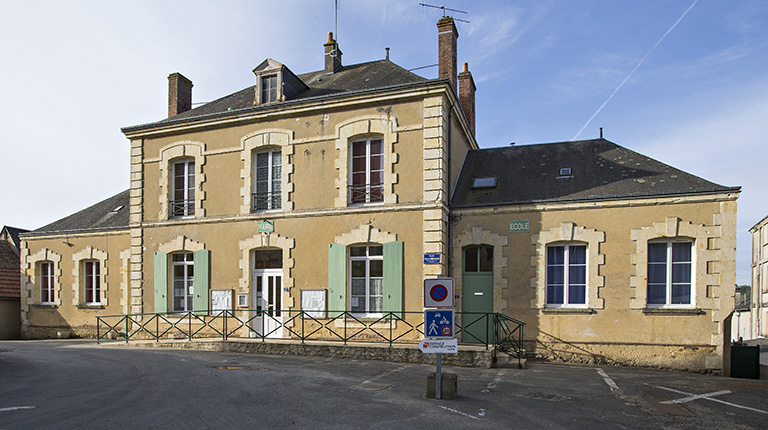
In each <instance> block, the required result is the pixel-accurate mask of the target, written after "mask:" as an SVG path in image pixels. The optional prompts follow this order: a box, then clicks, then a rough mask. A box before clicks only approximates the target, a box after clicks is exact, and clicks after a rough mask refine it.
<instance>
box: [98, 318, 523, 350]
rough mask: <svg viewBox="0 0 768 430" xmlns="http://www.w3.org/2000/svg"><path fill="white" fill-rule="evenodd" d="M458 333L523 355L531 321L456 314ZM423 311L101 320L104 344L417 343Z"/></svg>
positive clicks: (100, 338) (421, 335) (100, 336)
mask: <svg viewBox="0 0 768 430" xmlns="http://www.w3.org/2000/svg"><path fill="white" fill-rule="evenodd" d="M456 317H457V318H456V319H457V321H456V322H455V330H456V332H455V333H454V335H455V336H456V337H458V338H459V339H461V341H462V342H464V343H475V344H480V345H484V346H485V348H486V349H491V348H492V349H493V350H494V359H496V354H497V353H498V352H501V353H504V354H508V355H513V356H515V357H517V358H518V359H521V358H522V355H523V326H525V323H523V322H521V321H518V320H516V319H514V318H511V317H508V316H506V315H503V314H499V313H481V312H456ZM423 326H424V313H423V312H404V311H397V312H382V313H380V314H377V315H376V316H371V315H365V316H361V315H359V314H357V313H352V312H349V311H302V310H261V309H259V310H255V309H239V310H236V311H232V310H225V311H207V310H205V311H203V310H198V311H189V312H169V313H143V314H128V315H110V316H99V317H96V338H97V342H99V343H101V341H125V342H129V341H130V340H139V339H142V340H155V341H160V340H161V339H187V340H190V341H191V340H193V339H221V340H224V341H226V340H227V339H228V338H230V337H237V338H257V339H261V340H262V342H264V341H266V340H267V339H271V338H275V339H292V340H300V341H301V343H302V344H304V343H305V342H306V341H335V342H343V343H344V344H345V345H346V343H347V342H379V343H388V344H389V346H390V347H391V346H392V345H393V344H395V343H398V344H416V343H418V342H419V341H420V340H421V339H422V338H424V327H423Z"/></svg>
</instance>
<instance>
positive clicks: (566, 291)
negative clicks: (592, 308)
mask: <svg viewBox="0 0 768 430" xmlns="http://www.w3.org/2000/svg"><path fill="white" fill-rule="evenodd" d="M555 247H561V248H563V303H549V300H550V297H549V294H548V292H549V284H550V279H549V268H550V266H551V265H550V261H549V250H550V248H555ZM574 247H582V248H584V284H583V285H584V303H569V300H568V299H569V297H570V289H571V286H574V287H575V286H580V285H582V284H572V283H571V279H570V272H571V271H570V267H571V262H570V256H571V248H574ZM545 252H546V254H545V259H546V262H545V263H544V267H545V284H544V296H545V297H544V303H545V305H544V306H545V307H547V308H580V309H586V308H587V307H588V303H589V246H588V245H587V244H585V243H578V242H577V243H550V244H547V246H546V250H545Z"/></svg>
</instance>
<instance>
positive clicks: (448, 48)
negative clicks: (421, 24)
mask: <svg viewBox="0 0 768 430" xmlns="http://www.w3.org/2000/svg"><path fill="white" fill-rule="evenodd" d="M458 38H459V32H458V31H456V23H454V22H453V18H451V17H450V16H444V17H442V18H440V20H439V21H437V64H438V66H437V68H438V77H440V78H448V79H450V80H451V84H453V89H454V90H456V73H457V69H456V39H458Z"/></svg>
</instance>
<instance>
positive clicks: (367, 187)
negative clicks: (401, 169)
mask: <svg viewBox="0 0 768 430" xmlns="http://www.w3.org/2000/svg"><path fill="white" fill-rule="evenodd" d="M374 142H378V144H379V147H380V148H381V152H379V153H377V154H372V153H371V145H372V143H374ZM358 144H364V145H365V156H364V157H365V172H362V171H361V173H364V174H365V183H364V184H355V179H354V178H355V173H356V172H355V170H354V166H355V149H354V148H355V145H358ZM374 155H378V156H379V158H380V160H381V166H380V168H379V169H373V168H372V166H371V157H373V156H374ZM384 165H385V160H384V138H383V137H382V136H369V137H366V138H364V139H356V140H353V141H352V143H350V145H349V204H351V205H363V204H383V203H384V183H385V180H384V173H385V172H384ZM374 172H379V174H380V175H381V182H379V183H377V184H373V183H371V175H372V174H373V173H374ZM376 188H378V189H379V190H380V199H378V200H375V201H371V194H372V191H373V190H374V189H376ZM356 189H358V192H360V191H362V192H364V193H365V199H364V201H355V194H356V193H355V190H356Z"/></svg>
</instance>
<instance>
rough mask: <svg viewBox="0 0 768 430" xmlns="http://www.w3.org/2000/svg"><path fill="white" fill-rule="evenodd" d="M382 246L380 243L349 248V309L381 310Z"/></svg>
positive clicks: (382, 283) (365, 311)
mask: <svg viewBox="0 0 768 430" xmlns="http://www.w3.org/2000/svg"><path fill="white" fill-rule="evenodd" d="M383 249H384V248H383V247H382V246H381V245H364V246H352V247H350V248H349V273H350V297H349V298H350V310H351V311H352V312H360V313H377V312H381V311H382V305H383V298H384V250H383Z"/></svg>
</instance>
